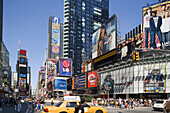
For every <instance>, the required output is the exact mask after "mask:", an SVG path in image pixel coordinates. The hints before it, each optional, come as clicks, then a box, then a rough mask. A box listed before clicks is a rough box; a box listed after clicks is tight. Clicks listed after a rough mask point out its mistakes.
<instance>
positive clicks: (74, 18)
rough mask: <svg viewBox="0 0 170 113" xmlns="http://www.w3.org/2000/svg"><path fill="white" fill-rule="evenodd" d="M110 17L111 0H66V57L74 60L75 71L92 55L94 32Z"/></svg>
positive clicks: (76, 72) (79, 71)
mask: <svg viewBox="0 0 170 113" xmlns="http://www.w3.org/2000/svg"><path fill="white" fill-rule="evenodd" d="M108 17H109V0H64V45H63V46H64V54H63V55H64V57H66V58H71V59H72V60H73V73H74V74H79V73H81V63H82V62H83V61H85V60H87V59H90V58H91V56H92V52H91V50H92V33H93V32H94V31H95V30H96V29H97V28H98V27H99V26H101V25H102V23H104V22H105V20H107V19H108Z"/></svg>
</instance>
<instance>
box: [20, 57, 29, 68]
mask: <svg viewBox="0 0 170 113" xmlns="http://www.w3.org/2000/svg"><path fill="white" fill-rule="evenodd" d="M26 63H27V58H23V57H19V66H20V67H26Z"/></svg>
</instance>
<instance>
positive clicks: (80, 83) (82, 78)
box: [73, 74, 86, 89]
mask: <svg viewBox="0 0 170 113" xmlns="http://www.w3.org/2000/svg"><path fill="white" fill-rule="evenodd" d="M73 83H74V89H76V88H85V87H86V75H85V74H83V75H79V76H75V77H74V82H73Z"/></svg>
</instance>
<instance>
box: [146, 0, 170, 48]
mask: <svg viewBox="0 0 170 113" xmlns="http://www.w3.org/2000/svg"><path fill="white" fill-rule="evenodd" d="M169 7H170V1H167V2H161V3H158V4H155V5H153V6H149V7H145V8H143V31H144V33H143V39H144V41H143V45H144V48H154V49H158V48H160V49H162V48H163V49H164V48H165V47H167V46H170V43H169V41H170V40H169V39H170V38H169V37H170V36H169V35H168V34H169V33H170V27H169V25H170V24H169V19H170V16H169V14H170V10H169ZM154 18H157V24H156V23H155V22H154V21H155V20H154ZM155 24H156V25H155Z"/></svg>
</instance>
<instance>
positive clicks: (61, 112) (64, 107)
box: [41, 100, 107, 113]
mask: <svg viewBox="0 0 170 113" xmlns="http://www.w3.org/2000/svg"><path fill="white" fill-rule="evenodd" d="M79 103H80V101H77V100H68V101H61V102H58V103H57V104H56V105H54V106H46V107H44V109H43V111H42V112H41V113H74V111H75V106H76V105H79ZM84 112H85V113H107V111H106V109H105V108H103V107H99V106H90V105H88V104H86V103H85V104H84Z"/></svg>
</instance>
